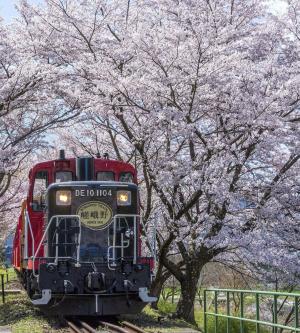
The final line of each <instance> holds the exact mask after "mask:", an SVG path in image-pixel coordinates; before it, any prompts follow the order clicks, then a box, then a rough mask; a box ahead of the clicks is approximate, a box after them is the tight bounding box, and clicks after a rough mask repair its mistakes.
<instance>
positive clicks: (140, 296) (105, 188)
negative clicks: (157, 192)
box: [13, 151, 155, 315]
mask: <svg viewBox="0 0 300 333" xmlns="http://www.w3.org/2000/svg"><path fill="white" fill-rule="evenodd" d="M140 223H141V221H140V217H139V195H138V188H137V173H136V170H135V168H134V167H133V166H132V165H130V164H128V163H124V162H121V161H115V160H109V159H108V157H107V156H106V157H105V158H103V159H101V158H92V157H88V158H77V159H75V158H71V159H66V158H65V157H64V152H63V151H62V152H61V156H60V158H59V159H58V160H54V161H48V162H43V163H39V164H37V165H35V166H34V167H33V168H32V169H31V171H30V173H29V190H28V196H27V198H26V200H25V201H24V202H23V204H22V210H21V215H20V217H19V221H18V225H17V228H16V232H15V238H14V244H13V265H14V267H15V269H16V270H18V271H19V273H20V277H21V278H22V280H23V282H24V286H25V288H26V290H27V292H28V295H29V296H30V298H31V299H32V302H33V304H35V305H38V306H40V307H42V308H43V309H45V310H46V311H48V312H49V313H52V314H65V315H70V314H71V315H114V314H119V313H136V312H138V311H140V310H141V309H142V308H143V307H144V306H145V304H146V303H148V302H152V301H154V300H155V298H153V297H150V296H148V292H147V290H148V287H149V285H150V283H151V278H152V273H153V258H152V257H142V255H141V239H140ZM78 301H80V302H78Z"/></svg>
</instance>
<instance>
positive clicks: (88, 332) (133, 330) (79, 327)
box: [65, 319, 146, 333]
mask: <svg viewBox="0 0 300 333" xmlns="http://www.w3.org/2000/svg"><path fill="white" fill-rule="evenodd" d="M65 321H66V324H67V325H68V326H69V329H70V332H72V333H99V332H101V331H99V330H97V329H96V328H94V327H92V326H91V325H90V324H88V323H87V322H86V321H83V320H76V319H65ZM99 325H101V326H102V327H103V328H104V329H105V330H107V331H108V332H111V333H146V332H145V331H144V330H143V329H141V328H139V327H138V326H135V325H133V324H131V323H129V322H127V321H123V322H121V323H120V324H119V323H115V322H113V323H112V322H108V321H98V322H93V326H99Z"/></svg>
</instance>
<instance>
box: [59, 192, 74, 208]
mask: <svg viewBox="0 0 300 333" xmlns="http://www.w3.org/2000/svg"><path fill="white" fill-rule="evenodd" d="M56 204H57V205H58V206H70V205H71V191H57V192H56Z"/></svg>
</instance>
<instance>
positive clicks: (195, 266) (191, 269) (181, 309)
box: [176, 261, 203, 324]
mask: <svg viewBox="0 0 300 333" xmlns="http://www.w3.org/2000/svg"><path fill="white" fill-rule="evenodd" d="M202 268H203V265H202V264H201V263H200V262H199V261H198V262H196V261H192V262H191V263H188V264H187V265H186V274H185V277H184V279H182V281H180V286H181V295H180V299H179V302H178V304H177V309H176V316H177V317H179V318H182V319H184V320H185V321H187V322H189V323H192V324H195V315H194V303H195V297H196V293H197V285H198V280H199V277H200V272H201V269H202Z"/></svg>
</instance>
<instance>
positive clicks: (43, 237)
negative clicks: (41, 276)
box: [32, 215, 81, 277]
mask: <svg viewBox="0 0 300 333" xmlns="http://www.w3.org/2000/svg"><path fill="white" fill-rule="evenodd" d="M64 219H65V220H66V219H68V220H70V219H76V220H77V221H78V226H79V235H78V240H77V243H78V246H77V255H76V265H77V266H79V265H80V262H79V259H80V258H79V257H80V240H81V221H80V217H79V216H78V215H54V216H52V217H51V219H50V221H49V223H48V225H47V227H46V229H45V231H44V234H43V236H42V238H41V240H40V242H39V245H38V247H37V249H36V251H35V253H34V255H33V256H32V265H33V268H34V267H35V265H34V263H35V260H36V258H37V255H38V253H39V250H40V248H41V246H42V244H43V242H44V240H45V238H46V236H47V234H48V231H49V228H50V226H51V225H52V223H53V222H54V221H55V222H56V227H58V226H59V224H60V222H61V220H64ZM56 242H57V240H56ZM59 258H66V257H58V252H57V251H56V256H55V259H56V262H57V260H58V259H59ZM32 272H33V275H34V276H35V277H38V274H36V273H35V269H33V271H32Z"/></svg>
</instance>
